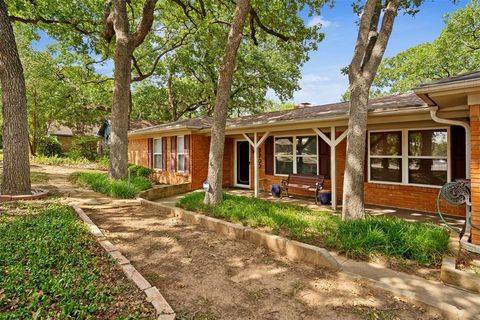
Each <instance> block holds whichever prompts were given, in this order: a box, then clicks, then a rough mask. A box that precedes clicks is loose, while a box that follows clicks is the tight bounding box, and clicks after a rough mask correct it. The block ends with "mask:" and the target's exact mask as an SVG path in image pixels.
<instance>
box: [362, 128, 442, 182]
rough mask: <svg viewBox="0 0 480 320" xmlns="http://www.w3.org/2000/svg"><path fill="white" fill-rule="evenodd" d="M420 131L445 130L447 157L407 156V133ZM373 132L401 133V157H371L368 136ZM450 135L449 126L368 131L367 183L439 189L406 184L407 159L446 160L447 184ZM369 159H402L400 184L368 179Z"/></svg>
mask: <svg viewBox="0 0 480 320" xmlns="http://www.w3.org/2000/svg"><path fill="white" fill-rule="evenodd" d="M420 130H447V156H446V157H445V156H438V157H437V156H409V154H408V132H409V131H420ZM375 132H401V133H402V155H401V156H371V155H370V134H371V133H375ZM450 141H451V133H450V126H448V127H421V128H402V129H384V130H381V129H379V130H368V143H367V147H368V152H367V154H368V172H367V174H368V179H367V181H368V182H369V183H377V184H389V185H397V186H398V185H403V186H412V187H424V188H437V189H440V188H441V187H442V186H437V185H431V184H419V183H409V182H408V160H409V159H446V160H447V182H450V181H451V171H452V170H451V148H450ZM371 158H401V159H402V182H389V181H379V180H372V179H370V159H371Z"/></svg>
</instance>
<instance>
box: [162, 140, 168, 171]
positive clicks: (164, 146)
mask: <svg viewBox="0 0 480 320" xmlns="http://www.w3.org/2000/svg"><path fill="white" fill-rule="evenodd" d="M162 169H163V170H164V171H167V137H163V138H162Z"/></svg>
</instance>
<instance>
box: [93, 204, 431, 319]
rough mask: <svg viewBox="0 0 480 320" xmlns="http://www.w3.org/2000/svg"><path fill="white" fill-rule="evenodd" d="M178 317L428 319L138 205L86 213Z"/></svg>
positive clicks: (359, 285)
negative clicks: (157, 290)
mask: <svg viewBox="0 0 480 320" xmlns="http://www.w3.org/2000/svg"><path fill="white" fill-rule="evenodd" d="M86 212H87V214H88V215H89V216H90V217H91V218H92V220H93V221H94V222H95V223H96V224H97V225H98V226H99V227H100V228H101V229H103V230H105V232H106V234H107V236H108V237H109V238H110V239H111V240H112V241H113V242H114V243H115V244H116V245H117V246H118V247H119V248H120V250H121V251H122V252H123V253H124V254H125V255H126V256H127V258H128V259H130V261H132V263H133V264H134V265H135V266H136V267H137V268H138V269H139V270H140V272H141V273H142V274H144V275H145V276H146V277H147V279H148V280H149V281H151V282H152V283H153V284H154V285H155V286H157V287H158V288H160V290H161V291H162V293H163V294H164V296H165V298H166V299H167V300H168V301H169V302H170V304H171V305H172V307H173V308H174V309H175V310H176V312H177V313H178V318H179V319H328V318H331V319H366V318H369V319H428V318H435V317H434V316H431V315H427V314H426V313H425V312H424V311H423V310H421V309H420V308H417V307H415V306H412V305H410V304H407V303H405V302H403V301H401V300H399V299H397V298H395V297H393V296H392V295H390V294H388V293H386V292H384V291H381V290H376V289H373V288H372V287H370V286H368V285H366V284H365V283H363V282H362V281H352V280H351V279H349V278H346V277H340V276H339V275H338V274H335V273H330V272H328V271H326V270H322V269H318V268H317V269H315V268H312V267H309V266H307V265H303V264H299V263H292V262H289V261H287V260H285V259H284V258H283V257H280V256H277V255H273V254H272V253H270V252H269V251H267V250H266V249H263V248H258V247H255V246H254V245H253V244H251V243H248V242H246V241H233V240H230V239H227V238H225V237H222V236H219V235H218V234H216V233H212V232H209V231H207V230H204V229H201V228H200V227H197V226H191V225H185V224H184V223H182V222H181V221H180V220H178V219H176V218H169V217H165V216H162V215H160V214H159V213H158V212H157V211H156V210H152V209H146V208H143V207H140V206H132V207H124V208H118V209H101V210H99V209H90V210H86Z"/></svg>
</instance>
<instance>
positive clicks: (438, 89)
mask: <svg viewBox="0 0 480 320" xmlns="http://www.w3.org/2000/svg"><path fill="white" fill-rule="evenodd" d="M347 124H348V103H334V104H327V105H319V106H307V105H301V106H298V107H296V108H295V109H292V110H287V111H275V112H269V113H264V114H258V115H251V116H244V117H238V118H234V119H229V120H228V122H227V127H226V141H225V156H224V159H223V183H224V185H225V186H226V187H238V188H251V189H254V190H255V193H257V192H258V191H259V190H265V191H268V190H269V189H270V186H271V185H272V184H279V183H280V181H281V180H282V179H283V178H284V177H285V176H286V175H288V174H289V173H304V174H321V175H324V176H325V177H326V180H325V183H324V188H326V189H329V190H331V191H332V207H334V208H336V206H337V202H338V198H341V194H342V184H343V171H344V167H345V150H346V139H345V137H346V131H345V130H346V128H347ZM210 130H211V119H210V118H209V117H201V118H195V119H186V120H179V121H176V122H173V123H166V124H161V125H157V126H152V127H149V128H144V129H140V130H134V131H131V132H130V133H129V161H130V162H132V163H136V164H139V165H144V166H147V167H151V168H153V169H154V170H155V179H156V180H157V181H158V182H160V183H167V184H178V183H190V186H191V189H199V188H201V187H202V184H203V182H204V181H205V180H206V177H207V169H208V168H207V163H208V153H209V143H210ZM256 169H258V170H256ZM470 173H471V177H470ZM465 178H467V179H470V178H471V181H472V201H473V205H472V210H471V212H472V222H473V224H474V225H475V224H476V225H480V72H473V73H469V74H464V75H460V76H456V77H451V78H447V79H443V80H440V81H436V82H432V83H428V84H425V85H422V86H419V87H418V88H415V89H414V93H406V94H402V95H394V96H389V97H383V98H376V99H371V100H370V103H369V119H368V132H367V150H366V166H365V183H364V188H365V202H366V203H367V204H373V205H384V206H390V207H397V208H404V209H412V210H418V211H424V212H436V210H437V205H436V200H437V195H438V192H439V189H440V187H441V186H443V185H444V184H445V183H447V182H449V181H454V180H455V179H465ZM443 210H444V211H446V212H447V213H449V214H451V215H457V216H465V212H466V210H465V207H452V206H444V208H443ZM472 238H473V242H474V243H480V233H479V232H476V230H473V237H472Z"/></svg>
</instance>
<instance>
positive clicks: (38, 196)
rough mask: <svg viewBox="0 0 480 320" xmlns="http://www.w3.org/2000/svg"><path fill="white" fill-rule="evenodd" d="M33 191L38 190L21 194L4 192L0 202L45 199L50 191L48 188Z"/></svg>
mask: <svg viewBox="0 0 480 320" xmlns="http://www.w3.org/2000/svg"><path fill="white" fill-rule="evenodd" d="M33 191H36V193H34V194H33V193H32V194H21V195H16V196H12V195H8V194H3V195H0V202H7V201H20V200H40V199H44V198H46V197H47V196H48V194H49V191H48V190H47V189H39V188H36V189H33V190H32V192H33Z"/></svg>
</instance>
